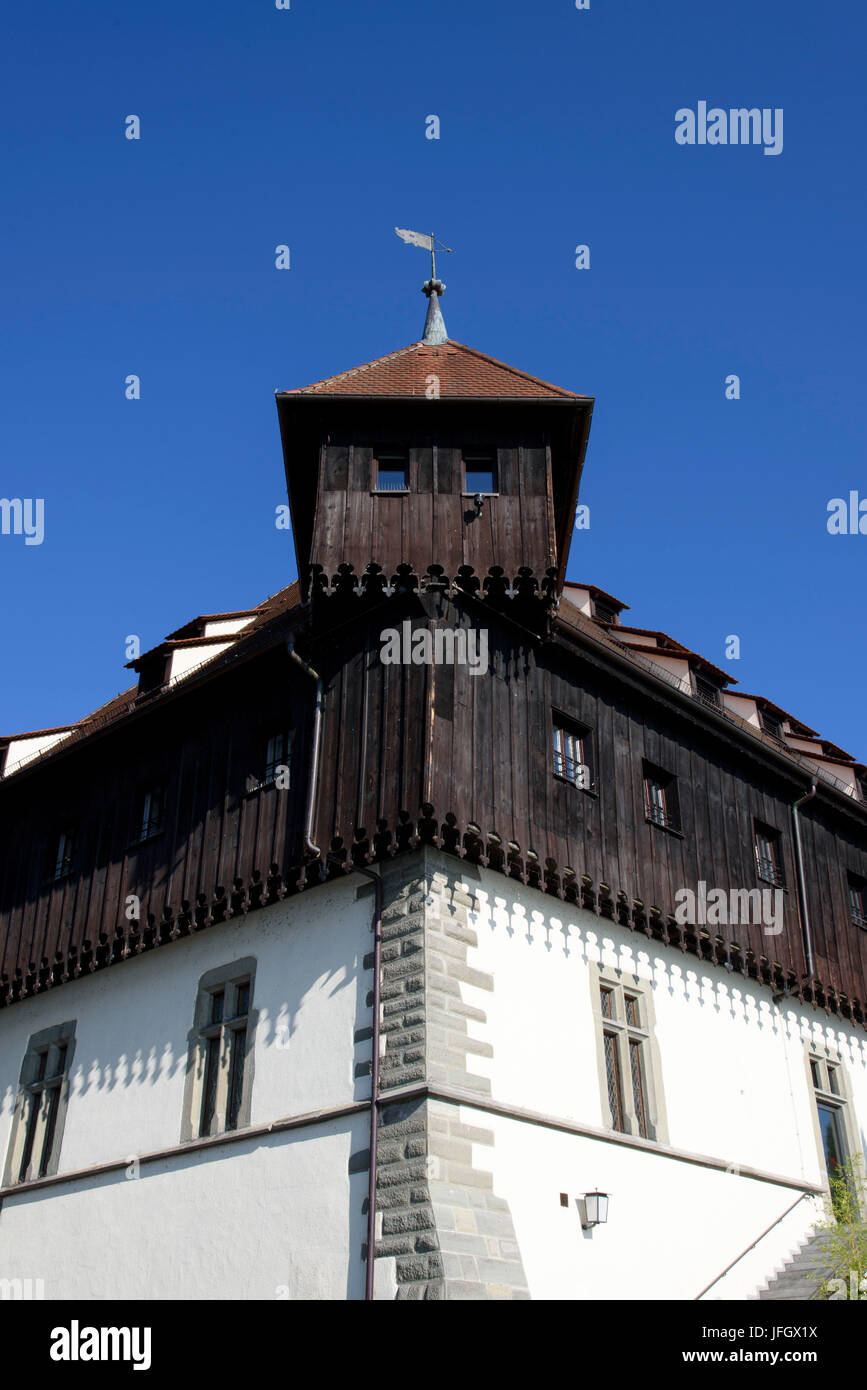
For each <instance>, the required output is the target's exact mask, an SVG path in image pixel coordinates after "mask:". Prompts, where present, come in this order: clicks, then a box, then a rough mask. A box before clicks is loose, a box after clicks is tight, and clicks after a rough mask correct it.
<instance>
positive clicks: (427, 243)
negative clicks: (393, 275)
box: [394, 227, 452, 345]
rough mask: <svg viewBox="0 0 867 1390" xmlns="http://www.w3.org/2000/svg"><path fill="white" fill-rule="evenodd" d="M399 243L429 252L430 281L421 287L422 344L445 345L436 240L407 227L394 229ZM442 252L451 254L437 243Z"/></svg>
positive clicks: (442, 292)
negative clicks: (423, 308)
mask: <svg viewBox="0 0 867 1390" xmlns="http://www.w3.org/2000/svg"><path fill="white" fill-rule="evenodd" d="M394 230H395V231H396V232H397V235H398V236H399V237H400V239H401V241H405V242H406V244H407V245H408V246H420V247H421V248H422V250H424V251H430V279H429V280H426V281H425V282H424V284H423V285H422V290H423V291H424V293H425V294H426V295H427V297H428V306H427V318H426V319H425V321H424V335H423V337H422V342H423V343H427V344H429V345H430V344H438V343H447V342H448V340H449V335H448V333H447V332H446V326H445V323H444V322H443V316H442V311H441V309H440V295H441V294H445V289H446V287H445V285H444V284H443V282H442V280H438V279H437V257H436V247H437V239H436V237H435V236H434V234H433V232H430V233H428V232H411V231H410V230H409V228H408V227H395V229H394ZM439 245H440V247H441V249H442V250H443V251H446V252H449V253H451V249H452V248H451V247H450V246H443V244H442V242H440V243H439Z"/></svg>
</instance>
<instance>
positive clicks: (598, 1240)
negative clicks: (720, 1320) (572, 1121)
mask: <svg viewBox="0 0 867 1390" xmlns="http://www.w3.org/2000/svg"><path fill="white" fill-rule="evenodd" d="M461 1119H462V1120H463V1121H464V1123H466V1124H470V1125H472V1124H476V1125H478V1124H481V1125H484V1127H485V1128H487V1129H492V1130H493V1132H494V1146H493V1148H490V1147H489V1146H488V1145H474V1146H473V1162H474V1166H476V1167H478V1168H482V1169H486V1170H488V1171H489V1172H492V1173H493V1177H494V1191H495V1192H496V1193H497V1195H498V1196H500V1197H504V1198H506V1200H507V1201H508V1203H509V1207H510V1210H511V1214H512V1219H513V1221H514V1225H515V1236H516V1239H517V1242H518V1246H519V1248H520V1251H521V1257H522V1260H523V1263H524V1272H525V1274H526V1276H527V1283H528V1287H529V1289H530V1293H531V1296H532V1297H533V1298H534V1299H605V1300H611V1301H612V1302H614V1301H629V1300H631V1299H687V1300H692V1299H695V1298H696V1297H697V1296H698V1294H699V1293H701V1292H702V1290H703V1289H704V1288H705V1287H706V1286H707V1285H708V1284H709V1283H710V1282H711V1280H713V1279H715V1278H716V1276H717V1275H718V1274H720V1273H721V1272H722V1270H723V1269H724V1268H725V1267H726V1265H727V1264H729V1263H730V1262H731V1261H732V1260H734V1259H735V1258H736V1257H737V1256H738V1255H739V1254H740V1253H741V1252H742V1251H743V1249H744V1248H745V1247H746V1246H747V1245H749V1244H750V1243H751V1242H752V1241H753V1240H754V1239H755V1238H756V1236H757V1235H759V1234H760V1233H761V1232H762V1231H763V1230H765V1229H766V1228H767V1227H768V1226H770V1225H771V1223H772V1222H774V1221H776V1219H777V1218H778V1217H780V1216H782V1214H783V1213H784V1212H785V1211H786V1210H787V1208H788V1207H790V1206H791V1204H792V1203H793V1202H794V1200H795V1198H796V1197H797V1195H798V1194H797V1193H796V1192H792V1191H791V1190H786V1189H782V1188H775V1187H772V1186H770V1185H768V1184H766V1183H760V1182H755V1181H751V1180H749V1179H747V1178H744V1177H738V1176H737V1175H735V1174H731V1173H726V1172H720V1171H714V1170H710V1169H706V1168H700V1167H697V1166H694V1165H692V1164H688V1163H682V1162H678V1161H676V1160H674V1159H671V1158H666V1157H664V1156H662V1155H656V1154H648V1153H638V1152H636V1151H635V1150H633V1149H628V1148H624V1147H622V1146H619V1145H614V1144H606V1143H604V1142H600V1141H597V1140H593V1139H589V1138H584V1137H581V1136H577V1135H570V1134H563V1133H558V1132H556V1131H552V1130H548V1129H542V1128H541V1127H540V1126H537V1125H531V1124H526V1123H522V1122H520V1121H516V1120H511V1119H505V1118H500V1117H497V1116H493V1117H492V1116H491V1115H489V1114H482V1113H481V1112H479V1111H477V1110H474V1109H472V1108H471V1107H461ZM595 1188H599V1189H601V1190H602V1191H605V1192H608V1193H609V1194H610V1203H609V1212H608V1221H607V1223H606V1224H605V1225H603V1226H598V1227H596V1228H595V1229H594V1230H593V1231H584V1230H583V1229H582V1226H581V1214H580V1209H579V1205H578V1200H579V1198H581V1197H583V1195H584V1194H585V1193H586V1192H588V1191H593V1190H594V1189H595ZM561 1192H565V1193H566V1194H567V1195H568V1197H569V1206H568V1207H562V1206H561V1205H560V1193H561ZM721 1218H722V1219H721ZM814 1219H815V1215H814V1210H813V1207H812V1206H811V1205H810V1204H809V1203H808V1202H803V1203H801V1205H800V1207H799V1208H797V1209H796V1210H795V1211H794V1212H792V1213H791V1216H790V1218H789V1219H788V1220H787V1222H786V1223H785V1224H784V1226H783V1227H782V1228H780V1229H778V1231H777V1232H776V1233H775V1234H774V1236H773V1238H770V1237H769V1238H768V1240H767V1242H763V1245H762V1250H761V1252H760V1253H759V1252H757V1253H756V1256H755V1257H754V1258H752V1259H751V1261H750V1263H749V1264H747V1263H746V1262H743V1263H742V1265H741V1266H738V1267H736V1270H737V1273H736V1272H735V1271H732V1274H731V1275H729V1277H728V1278H727V1279H726V1280H725V1281H724V1282H723V1284H721V1285H717V1286H716V1287H715V1288H713V1289H712V1290H710V1291H709V1293H708V1295H707V1297H708V1298H709V1299H710V1300H715V1299H719V1298H735V1299H743V1298H747V1297H749V1296H750V1295H751V1294H752V1293H753V1291H754V1289H755V1288H756V1286H757V1285H758V1284H760V1283H761V1282H762V1281H763V1280H764V1278H765V1277H766V1276H767V1275H768V1274H770V1273H771V1272H772V1271H773V1269H774V1268H775V1267H776V1266H777V1265H778V1264H780V1263H782V1261H783V1260H784V1259H785V1257H786V1256H787V1255H788V1254H789V1253H790V1251H791V1250H792V1249H793V1248H794V1247H795V1246H796V1245H797V1244H798V1243H799V1241H800V1239H801V1238H802V1236H803V1235H804V1234H805V1233H806V1231H807V1230H808V1229H809V1228H810V1226H811V1225H812V1224H813V1221H814Z"/></svg>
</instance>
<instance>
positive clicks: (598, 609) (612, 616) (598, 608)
mask: <svg viewBox="0 0 867 1390" xmlns="http://www.w3.org/2000/svg"><path fill="white" fill-rule="evenodd" d="M593 616H594V618H597V619H598V620H599V622H600V623H616V622H617V609H616V608H612V607H611V604H610V603H604V602H603V601H602V600H601V599H598V598H597V599H594V600H593Z"/></svg>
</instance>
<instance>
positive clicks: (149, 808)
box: [138, 787, 166, 840]
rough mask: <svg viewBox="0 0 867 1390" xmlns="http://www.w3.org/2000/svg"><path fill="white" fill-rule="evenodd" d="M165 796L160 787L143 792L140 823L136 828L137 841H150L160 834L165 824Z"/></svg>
mask: <svg viewBox="0 0 867 1390" xmlns="http://www.w3.org/2000/svg"><path fill="white" fill-rule="evenodd" d="M165 808H166V794H165V791H164V790H163V788H162V787H154V788H151V790H150V791H147V792H145V794H144V800H143V802H142V812H141V821H140V823H139V827H138V838H139V840H150V839H151V838H152V837H153V836H154V835H160V834H161V833H162V830H163V827H164V824H165Z"/></svg>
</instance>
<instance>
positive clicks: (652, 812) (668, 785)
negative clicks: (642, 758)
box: [644, 762, 680, 830]
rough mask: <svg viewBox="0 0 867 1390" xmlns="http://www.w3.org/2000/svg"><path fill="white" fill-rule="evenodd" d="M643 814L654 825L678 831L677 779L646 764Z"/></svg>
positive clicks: (678, 802) (660, 769)
mask: <svg viewBox="0 0 867 1390" xmlns="http://www.w3.org/2000/svg"><path fill="white" fill-rule="evenodd" d="M644 814H645V817H646V818H647V820H649V821H651V822H652V824H654V825H662V826H665V828H666V829H667V830H680V801H679V798H678V794H677V778H676V777H674V776H672V774H671V773H670V772H665V771H664V770H663V769H662V768H660V767H654V766H653V765H652V764H651V763H648V762H645V764H644Z"/></svg>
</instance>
